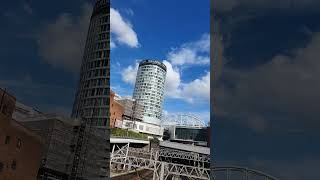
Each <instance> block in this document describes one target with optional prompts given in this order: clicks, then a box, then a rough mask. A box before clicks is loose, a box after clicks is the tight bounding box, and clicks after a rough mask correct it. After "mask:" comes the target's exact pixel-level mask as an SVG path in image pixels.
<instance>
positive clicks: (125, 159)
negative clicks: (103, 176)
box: [123, 143, 130, 170]
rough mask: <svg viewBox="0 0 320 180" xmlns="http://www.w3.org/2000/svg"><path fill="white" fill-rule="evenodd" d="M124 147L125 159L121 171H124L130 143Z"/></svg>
mask: <svg viewBox="0 0 320 180" xmlns="http://www.w3.org/2000/svg"><path fill="white" fill-rule="evenodd" d="M126 146H127V149H126V156H125V158H124V164H123V170H125V169H126V163H127V158H128V153H129V147H130V143H128V144H127V145H126Z"/></svg>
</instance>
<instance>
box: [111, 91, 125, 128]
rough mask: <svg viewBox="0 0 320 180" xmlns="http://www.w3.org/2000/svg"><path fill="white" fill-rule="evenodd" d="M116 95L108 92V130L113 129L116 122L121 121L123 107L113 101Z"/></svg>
mask: <svg viewBox="0 0 320 180" xmlns="http://www.w3.org/2000/svg"><path fill="white" fill-rule="evenodd" d="M115 96H116V94H115V93H114V92H113V91H111V92H110V128H114V127H115V123H116V121H117V120H119V121H122V116H123V114H124V107H123V105H122V104H121V103H120V102H118V101H117V100H115Z"/></svg>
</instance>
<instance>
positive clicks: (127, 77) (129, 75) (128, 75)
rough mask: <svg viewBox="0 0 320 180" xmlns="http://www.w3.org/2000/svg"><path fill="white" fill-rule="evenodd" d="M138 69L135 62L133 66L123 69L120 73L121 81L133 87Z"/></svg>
mask: <svg viewBox="0 0 320 180" xmlns="http://www.w3.org/2000/svg"><path fill="white" fill-rule="evenodd" d="M138 68H139V63H138V62H136V64H135V65H130V66H128V67H127V68H125V69H123V71H122V72H121V76H122V80H123V81H124V82H126V83H128V84H131V85H134V83H135V82H136V77H137V72H138Z"/></svg>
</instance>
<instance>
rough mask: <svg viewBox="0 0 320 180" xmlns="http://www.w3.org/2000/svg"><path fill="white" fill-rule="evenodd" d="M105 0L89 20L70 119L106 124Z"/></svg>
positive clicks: (107, 59)
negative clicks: (83, 119) (82, 119)
mask: <svg viewBox="0 0 320 180" xmlns="http://www.w3.org/2000/svg"><path fill="white" fill-rule="evenodd" d="M109 6H110V5H109V0H98V1H97V3H96V5H95V7H94V10H93V13H92V17H91V21H90V26H89V30H88V34H87V41H86V45H85V49H84V55H83V60H82V65H81V71H80V81H79V84H78V90H77V93H76V97H75V101H74V105H73V111H72V117H75V118H85V119H87V120H92V125H94V126H106V125H109V122H108V117H109V93H110V92H109V91H110V90H109V83H110V73H109V72H110V71H109V67H110V66H109V63H110V45H109V39H110V38H109V32H110V22H109V14H110V10H109Z"/></svg>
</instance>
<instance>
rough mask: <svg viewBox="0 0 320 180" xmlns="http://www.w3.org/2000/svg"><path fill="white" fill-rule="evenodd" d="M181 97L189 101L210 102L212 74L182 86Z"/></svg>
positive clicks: (208, 73)
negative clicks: (201, 100)
mask: <svg viewBox="0 0 320 180" xmlns="http://www.w3.org/2000/svg"><path fill="white" fill-rule="evenodd" d="M181 96H182V97H183V98H186V99H187V100H188V101H190V102H193V101H194V100H195V99H203V100H208V101H209V100H210V72H207V73H206V75H205V76H203V77H201V78H199V79H195V80H193V81H191V82H190V83H187V84H182V85H181Z"/></svg>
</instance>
